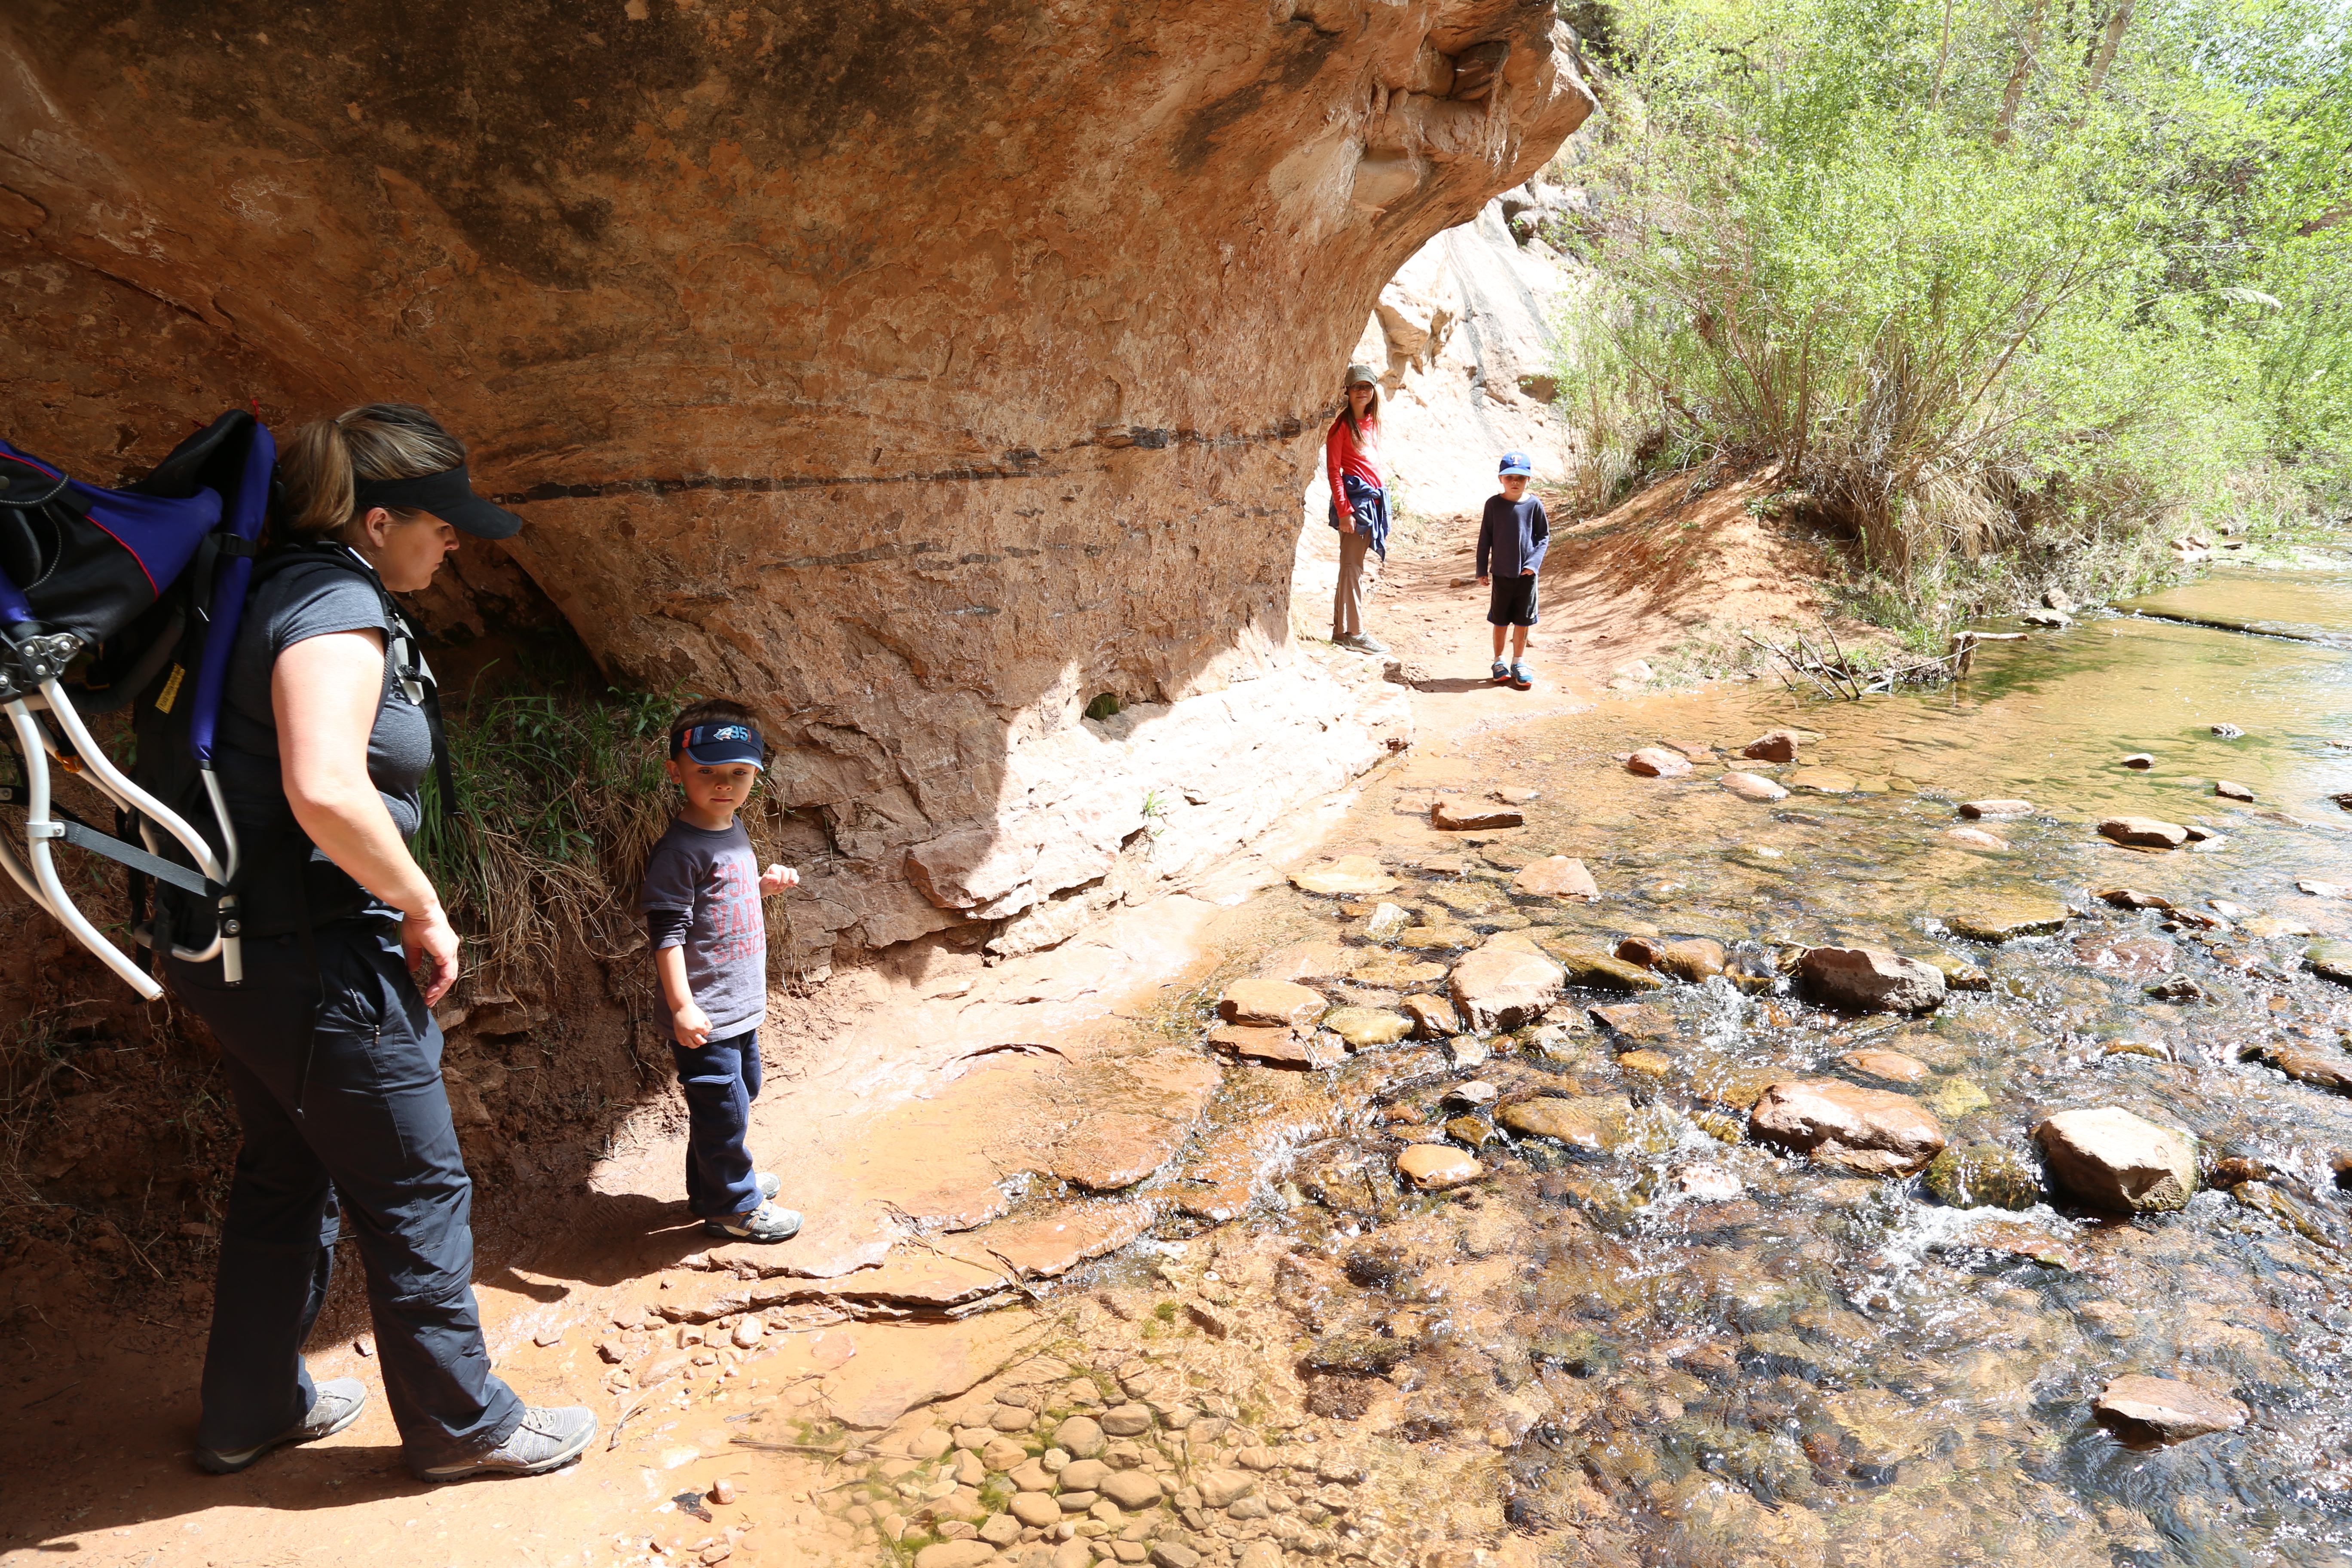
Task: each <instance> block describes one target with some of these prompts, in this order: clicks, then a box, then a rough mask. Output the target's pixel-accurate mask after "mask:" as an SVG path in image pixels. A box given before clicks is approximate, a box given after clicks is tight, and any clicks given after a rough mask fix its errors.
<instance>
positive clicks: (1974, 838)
mask: <svg viewBox="0 0 2352 1568" xmlns="http://www.w3.org/2000/svg"><path fill="white" fill-rule="evenodd" d="M1944 837H1947V838H1948V839H1950V840H1951V841H1952V842H1953V843H1955V844H1958V845H1959V846H1960V847H1963V848H1966V849H1989V850H1991V851H1992V852H1993V853H1995V854H2000V853H2001V852H2002V851H2004V850H2006V849H2008V847H2009V840H2008V839H2006V838H2001V837H1996V836H1995V835H1993V834H1990V833H1987V832H1986V831H1985V830H1984V829H1983V828H1981V827H1947V828H1946V829H1944Z"/></svg>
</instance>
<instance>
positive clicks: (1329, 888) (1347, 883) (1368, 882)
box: [1290, 855, 1397, 898]
mask: <svg viewBox="0 0 2352 1568" xmlns="http://www.w3.org/2000/svg"><path fill="white" fill-rule="evenodd" d="M1290 885H1291V886H1292V887H1294V888H1297V889H1298V890H1299V891H1301V892H1304V893H1349V894H1353V895H1355V896H1356V897H1358V898H1378V897H1379V896H1380V895H1381V894H1382V893H1392V892H1394V891H1396V886H1397V879H1395V878H1394V877H1391V876H1390V875H1389V868H1387V867H1385V866H1383V865H1381V863H1380V862H1379V861H1378V860H1375V859H1373V858H1371V857H1370V856H1369V855H1343V856H1341V857H1340V858H1339V859H1337V860H1333V861H1330V862H1328V864H1325V865H1321V866H1315V867H1311V868H1308V869H1307V870H1304V871H1293V872H1292V873H1291V874H1290Z"/></svg>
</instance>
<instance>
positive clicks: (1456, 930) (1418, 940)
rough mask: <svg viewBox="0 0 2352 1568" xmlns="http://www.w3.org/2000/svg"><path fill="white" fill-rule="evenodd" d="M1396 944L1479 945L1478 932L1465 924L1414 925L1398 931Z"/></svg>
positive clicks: (1424, 945)
mask: <svg viewBox="0 0 2352 1568" xmlns="http://www.w3.org/2000/svg"><path fill="white" fill-rule="evenodd" d="M1396 944H1397V945H1398V946H1399V947H1410V948H1416V949H1428V948H1438V947H1475V946H1477V945H1478V933H1477V932H1476V931H1472V930H1471V929H1470V928H1469V927H1468V926H1465V925H1450V924H1444V923H1441V924H1438V925H1423V926H1412V927H1410V928H1408V929H1406V930H1404V931H1399V932H1397V933H1396Z"/></svg>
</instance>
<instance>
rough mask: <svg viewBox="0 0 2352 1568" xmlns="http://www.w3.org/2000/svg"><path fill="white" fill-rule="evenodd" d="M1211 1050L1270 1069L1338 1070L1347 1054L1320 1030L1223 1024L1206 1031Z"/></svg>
mask: <svg viewBox="0 0 2352 1568" xmlns="http://www.w3.org/2000/svg"><path fill="white" fill-rule="evenodd" d="M1209 1044H1210V1046H1211V1047H1213V1048H1214V1049H1216V1050H1221V1051H1231V1052H1233V1054H1234V1055H1235V1056H1237V1057H1246V1058H1249V1059H1250V1060H1251V1061H1255V1062H1264V1063H1265V1064H1266V1065H1267V1066H1269V1067H1278V1068H1308V1069H1310V1070H1312V1069H1314V1068H1328V1067H1337V1066H1339V1063H1340V1062H1341V1061H1343V1060H1345V1059H1346V1056H1347V1053H1346V1052H1344V1051H1342V1050H1341V1049H1340V1048H1339V1045H1338V1044H1337V1043H1336V1042H1335V1041H1334V1040H1333V1039H1332V1038H1331V1037H1328V1036H1327V1035H1324V1034H1323V1033H1322V1032H1321V1031H1320V1030H1317V1029H1311V1028H1310V1029H1307V1030H1304V1031H1301V1030H1297V1029H1283V1028H1274V1027H1269V1026H1265V1025H1256V1024H1226V1025H1223V1026H1221V1027H1218V1028H1214V1029H1212V1030H1210V1031H1209Z"/></svg>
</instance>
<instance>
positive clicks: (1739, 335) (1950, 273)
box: [1561, 0, 2352, 626]
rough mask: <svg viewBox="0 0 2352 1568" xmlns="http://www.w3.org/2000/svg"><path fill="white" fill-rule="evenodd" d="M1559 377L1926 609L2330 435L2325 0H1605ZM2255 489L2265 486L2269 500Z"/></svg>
mask: <svg viewBox="0 0 2352 1568" xmlns="http://www.w3.org/2000/svg"><path fill="white" fill-rule="evenodd" d="M1606 21H1607V28H1606V43H1605V44H1604V45H1602V46H1601V47H1600V49H1599V50H1598V52H1600V53H1601V55H1602V58H1603V61H1604V63H1605V67H1606V70H1605V78H1606V79H1605V86H1604V100H1603V108H1604V119H1603V127H1604V129H1603V135H1602V139H1601V149H1600V151H1599V153H1598V156H1597V158H1596V159H1595V160H1594V162H1593V163H1592V164H1591V166H1589V167H1588V168H1587V169H1586V170H1585V171H1584V174H1585V176H1586V178H1587V180H1588V183H1589V185H1590V188H1591V191H1592V194H1593V196H1594V201H1595V209H1594V211H1593V213H1592V214H1591V216H1589V217H1588V218H1585V219H1583V220H1580V232H1577V233H1575V234H1573V235H1571V236H1570V237H1568V238H1569V241H1570V243H1571V244H1572V245H1573V246H1574V247H1576V248H1577V249H1579V250H1580V251H1582V252H1583V253H1584V254H1585V255H1587V256H1589V257H1590V258H1591V259H1592V260H1593V262H1594V265H1595V268H1596V277H1595V279H1594V282H1593V285H1592V288H1591V290H1590V292H1589V293H1588V294H1587V295H1586V296H1585V297H1584V298H1583V299H1581V300H1578V301H1577V302H1576V303H1575V305H1574V306H1573V307H1572V308H1571V309H1570V310H1569V311H1568V312H1567V313H1566V315H1565V317H1564V319H1563V321H1562V323H1561V325H1562V328H1563V332H1562V337H1563V342H1564V344H1565V350H1564V353H1565V356H1566V363H1565V364H1564V365H1563V371H1564V374H1563V376H1562V378H1561V384H1562V402H1563V404H1564V405H1565V406H1566V407H1567V408H1568V409H1569V410H1570V414H1571V416H1572V417H1573V418H1574V419H1575V420H1576V421H1577V423H1578V424H1579V425H1580V426H1581V428H1582V429H1583V431H1584V434H1585V437H1586V440H1587V443H1588V450H1589V451H1591V452H1592V453H1593V454H1594V455H1595V456H1596V457H1597V458H1598V459H1599V460H1598V463H1597V464H1596V471H1597V472H1598V473H1599V474H1600V475H1601V479H1602V483H1603V485H1604V487H1613V486H1615V485H1618V484H1622V482H1623V481H1624V480H1626V479H1630V478H1631V477H1632V476H1633V475H1634V474H1635V473H1636V472H1638V471H1640V470H1643V469H1645V468H1653V467H1655V466H1659V465H1662V464H1664V465H1672V464H1677V463H1684V462H1689V461H1694V460H1704V459H1706V458H1714V457H1717V456H1726V457H1730V458H1734V459H1737V460H1739V461H1742V462H1749V463H1759V464H1765V465H1769V466H1771V467H1774V468H1777V469H1778V470H1779V471H1780V474H1781V475H1782V476H1783V478H1784V479H1785V482H1786V483H1787V484H1788V485H1789V486H1790V488H1791V489H1797V490H1799V491H1801V492H1802V493H1803V494H1804V495H1805V496H1807V497H1808V498H1809V499H1810V502H1811V505H1812V506H1813V507H1814V508H1815V509H1816V510H1819V511H1820V512H1822V513H1823V514H1826V515H1827V516H1829V517H1830V518H1832V519H1833V520H1835V521H1839V522H1841V523H1843V525H1844V526H1845V527H1846V528H1847V529H1849V530H1850V531H1851V532H1852V533H1853V537H1854V538H1855V540H1856V541H1857V543H1858V552H1859V555H1860V564H1861V569H1862V573H1863V574H1864V578H1865V579H1866V580H1867V581H1868V583H1869V584H1870V585H1871V587H1872V588H1873V589H1874V591H1875V592H1877V593H1878V594H1879V595H1882V598H1881V603H1882V607H1883V608H1885V609H1887V610H1889V611H1891V612H1894V613H1897V614H1899V615H1901V616H1903V617H1904V618H1908V619H1913V620H1915V621H1916V622H1918V623H1921V624H1925V625H1930V626H1936V625H1942V624H1945V623H1948V621H1949V620H1950V619H1952V618H1953V617H1956V616H1961V615H1965V614H1968V613H1970V612H1972V611H1976V610H1979V609H1982V608H1985V607H1988V606H1989V605H1993V604H1996V603H1998V602H2000V600H2001V599H2002V598H2003V597H2005V596H2008V595H2013V594H2014V593H2015V592H2016V590H2017V588H2018V586H2019V584H2020V583H2021V581H2027V580H2047V579H2052V578H2058V579H2064V580H2069V581H2072V582H2074V584H2077V585H2078V586H2082V587H2090V588H2102V587H2116V586H2121V585H2123V584H2126V583H2128V582H2129V581H2131V580H2133V579H2135V578H2138V577H2143V576H2146V575H2147V574H2149V573H2150V572H2152V571H2153V570H2154V569H2155V568H2156V566H2157V565H2158V563H2159V561H2160V560H2161V558H2162V557H2161V542H2162V539H2163V537H2164V536H2165V535H2166V534H2168V533H2173V532H2178V531H2180V524H2181V522H2182V521H2183V513H2184V510H2185V509H2196V508H2217V507H2219V508H2229V507H2234V506H2242V498H2243V496H2244V495H2245V494H2246V492H2247V488H2248V480H2247V476H2248V475H2249V474H2253V473H2263V474H2271V475H2277V474H2285V475H2288V476H2291V477H2292V479H2293V481H2294V485H2295V486H2297V487H2300V488H2301V489H2304V490H2306V491H2307V490H2312V489H2316V490H2318V491H2320V492H2322V493H2325V492H2327V491H2330V490H2331V489H2332V490H2333V491H2334V492H2335V493H2336V494H2337V495H2338V496H2339V497H2340V495H2341V493H2342V490H2343V488H2344V485H2345V478H2346V474H2347V452H2352V374H2347V371H2352V363H2347V361H2352V265H2347V263H2352V156H2348V155H2347V153H2352V6H2347V5H2345V4H2344V3H2343V0H2137V3H2135V0H1762V3H1760V4H1759V3H1754V0H1620V3H1617V4H1612V5H1608V6H1607V7H1606ZM2278 488H2279V487H2278V486H2277V485H2276V484H2275V483H2273V484H2272V486H2271V490H2270V493H2276V492H2277V490H2278Z"/></svg>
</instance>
